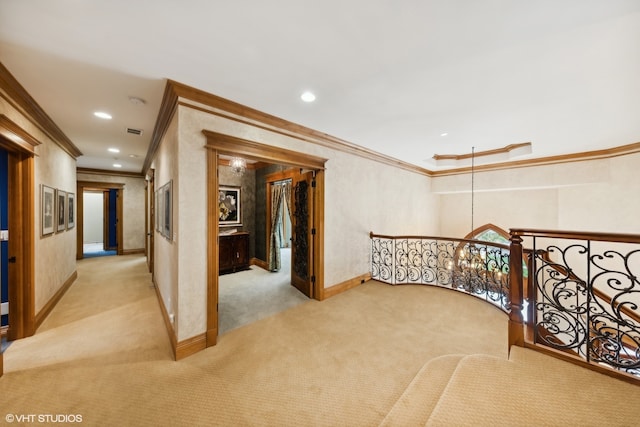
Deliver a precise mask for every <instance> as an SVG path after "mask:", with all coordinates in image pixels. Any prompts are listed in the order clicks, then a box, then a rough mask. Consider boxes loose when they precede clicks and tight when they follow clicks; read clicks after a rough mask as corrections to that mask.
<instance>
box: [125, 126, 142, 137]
mask: <svg viewBox="0 0 640 427" xmlns="http://www.w3.org/2000/svg"><path fill="white" fill-rule="evenodd" d="M127 133H130V134H132V135H138V136H140V135H142V129H134V128H127Z"/></svg>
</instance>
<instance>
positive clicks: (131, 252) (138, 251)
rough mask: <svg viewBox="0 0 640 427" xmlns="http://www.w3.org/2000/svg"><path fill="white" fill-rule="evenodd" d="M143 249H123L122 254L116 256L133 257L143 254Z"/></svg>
mask: <svg viewBox="0 0 640 427" xmlns="http://www.w3.org/2000/svg"><path fill="white" fill-rule="evenodd" d="M143 253H144V248H141V249H123V250H122V253H120V254H118V255H134V254H143Z"/></svg>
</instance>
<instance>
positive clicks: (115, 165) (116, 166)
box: [113, 163, 122, 168]
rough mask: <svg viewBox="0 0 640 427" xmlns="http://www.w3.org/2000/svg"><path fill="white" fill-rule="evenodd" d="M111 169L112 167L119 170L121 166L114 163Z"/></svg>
mask: <svg viewBox="0 0 640 427" xmlns="http://www.w3.org/2000/svg"><path fill="white" fill-rule="evenodd" d="M113 167H114V168H121V167H122V165H121V164H120V163H114V164H113Z"/></svg>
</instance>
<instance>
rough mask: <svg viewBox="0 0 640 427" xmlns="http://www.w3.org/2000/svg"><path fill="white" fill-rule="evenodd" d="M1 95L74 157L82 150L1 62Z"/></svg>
mask: <svg viewBox="0 0 640 427" xmlns="http://www.w3.org/2000/svg"><path fill="white" fill-rule="evenodd" d="M0 88H2V89H3V90H4V91H5V92H6V94H7V96H4V95H3V93H2V91H0V96H2V97H3V98H5V99H6V100H7V102H9V104H11V105H12V106H13V107H14V108H15V109H16V110H18V111H19V112H20V113H21V114H23V115H24V116H25V117H26V118H27V119H28V120H29V121H31V123H33V124H34V125H35V126H36V127H38V128H39V129H40V130H41V131H42V132H44V133H45V134H46V135H47V136H49V138H51V140H52V141H53V142H54V143H55V144H56V145H58V146H59V147H60V148H62V149H63V150H64V151H65V152H66V153H67V154H69V155H70V156H71V157H73V158H74V159H77V158H78V157H80V156H81V155H82V152H81V151H80V150H79V149H78V147H76V146H75V145H74V144H73V142H71V140H70V139H69V138H68V137H67V135H65V134H64V132H62V130H61V129H60V128H59V127H58V125H56V124H55V122H54V121H53V120H52V119H51V117H49V115H47V113H45V112H44V110H43V109H42V107H40V105H38V103H37V102H36V101H35V99H33V98H32V97H31V95H29V93H28V92H27V91H26V90H25V88H24V87H22V85H21V84H20V83H19V82H18V81H17V80H16V79H15V77H13V75H12V74H11V73H10V72H9V70H8V69H7V68H6V67H5V66H4V65H3V64H2V63H1V62H0Z"/></svg>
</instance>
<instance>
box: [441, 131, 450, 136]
mask: <svg viewBox="0 0 640 427" xmlns="http://www.w3.org/2000/svg"><path fill="white" fill-rule="evenodd" d="M447 135H449V134H448V133H447V132H443V133H441V134H440V136H447Z"/></svg>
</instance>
